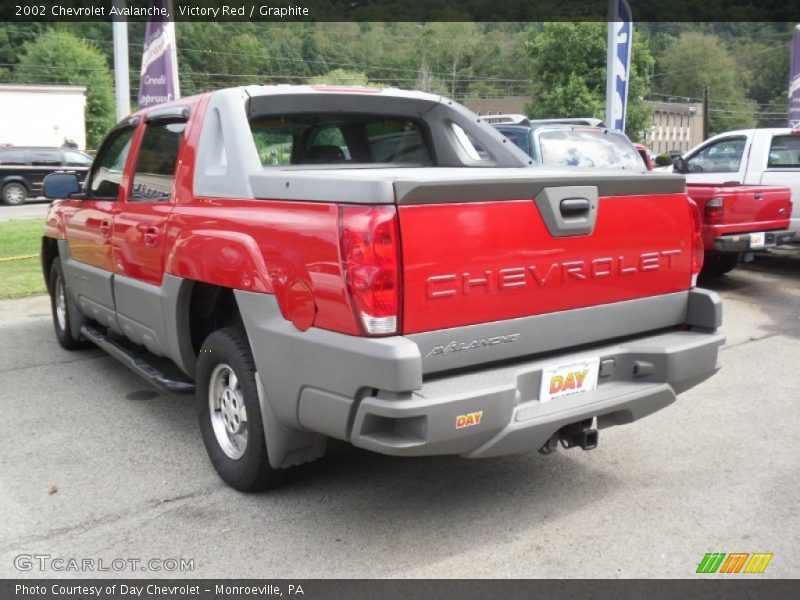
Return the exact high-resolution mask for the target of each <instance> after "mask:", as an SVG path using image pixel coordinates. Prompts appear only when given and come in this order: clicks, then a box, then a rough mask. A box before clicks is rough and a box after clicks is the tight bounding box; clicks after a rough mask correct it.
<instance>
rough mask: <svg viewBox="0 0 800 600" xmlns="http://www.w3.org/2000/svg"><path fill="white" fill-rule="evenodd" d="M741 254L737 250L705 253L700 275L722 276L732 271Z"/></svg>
mask: <svg viewBox="0 0 800 600" xmlns="http://www.w3.org/2000/svg"><path fill="white" fill-rule="evenodd" d="M740 258H741V256H740V254H739V253H738V252H734V253H732V254H706V256H705V260H704V261H703V269H702V271H700V275H701V276H702V277H722V276H723V275H725V273H728V272H729V271H732V270H733V269H735V268H736V265H738V264H739V260H740Z"/></svg>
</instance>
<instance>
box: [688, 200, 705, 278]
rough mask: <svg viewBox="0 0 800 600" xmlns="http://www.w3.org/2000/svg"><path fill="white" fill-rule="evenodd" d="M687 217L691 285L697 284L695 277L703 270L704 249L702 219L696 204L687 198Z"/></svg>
mask: <svg viewBox="0 0 800 600" xmlns="http://www.w3.org/2000/svg"><path fill="white" fill-rule="evenodd" d="M689 217H690V220H691V224H692V285H695V284H696V283H697V275H698V273H700V269H702V268H703V259H704V257H705V248H704V246H703V235H702V225H703V221H702V217H701V215H700V209H699V208H697V203H696V202H695V201H694V200H692V199H691V198H689Z"/></svg>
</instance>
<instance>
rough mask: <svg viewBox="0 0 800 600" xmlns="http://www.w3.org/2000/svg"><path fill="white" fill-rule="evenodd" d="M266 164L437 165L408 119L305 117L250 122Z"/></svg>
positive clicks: (422, 136) (420, 133)
mask: <svg viewBox="0 0 800 600" xmlns="http://www.w3.org/2000/svg"><path fill="white" fill-rule="evenodd" d="M250 130H251V132H252V134H253V140H254V141H255V144H256V148H257V150H258V155H259V158H260V159H261V164H262V165H264V166H281V165H340V164H352V165H369V164H375V165H384V164H391V165H408V166H428V165H431V164H433V163H432V160H431V156H432V153H431V151H430V146H429V144H428V141H427V137H426V135H425V131H424V130H423V128H422V125H421V124H419V123H418V122H416V121H413V120H409V119H407V118H404V117H397V118H395V117H386V116H380V117H376V116H374V115H342V114H341V113H336V114H313V115H308V114H303V115H287V116H283V117H275V116H269V117H263V118H253V119H251V120H250Z"/></svg>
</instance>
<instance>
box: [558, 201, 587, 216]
mask: <svg viewBox="0 0 800 600" xmlns="http://www.w3.org/2000/svg"><path fill="white" fill-rule="evenodd" d="M559 208H560V209H561V216H562V217H564V218H565V219H570V218H573V219H574V218H576V217H583V216H586V215H588V214H589V209H590V208H591V203H590V202H589V200H588V199H587V198H564V199H563V200H562V201H561V203H560V205H559Z"/></svg>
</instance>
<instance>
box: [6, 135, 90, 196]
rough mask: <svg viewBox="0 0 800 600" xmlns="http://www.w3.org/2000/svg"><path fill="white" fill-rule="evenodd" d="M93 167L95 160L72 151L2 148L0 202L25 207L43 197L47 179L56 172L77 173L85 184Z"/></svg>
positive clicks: (77, 151)
mask: <svg viewBox="0 0 800 600" xmlns="http://www.w3.org/2000/svg"><path fill="white" fill-rule="evenodd" d="M91 166H92V157H91V156H89V155H88V154H86V153H85V152H81V151H80V150H72V149H70V148H43V147H33V146H10V147H4V148H0V202H2V203H3V204H22V203H23V202H25V199H26V198H36V197H37V196H41V195H42V182H43V181H44V178H45V177H46V176H47V175H49V174H50V173H54V172H55V171H69V172H73V173H77V174H78V178H79V179H80V180H81V181H83V179H84V178H85V177H86V173H87V172H88V171H89V167H91Z"/></svg>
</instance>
